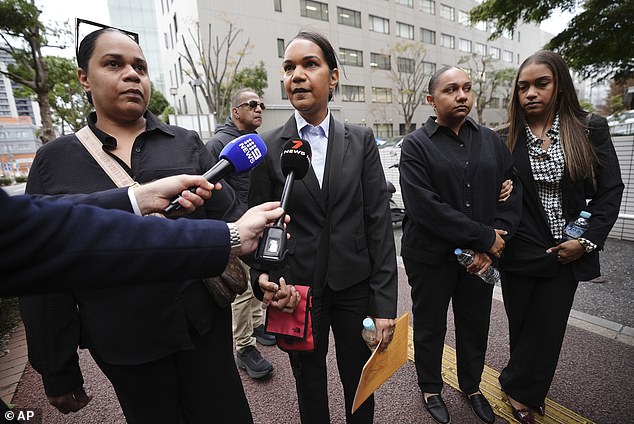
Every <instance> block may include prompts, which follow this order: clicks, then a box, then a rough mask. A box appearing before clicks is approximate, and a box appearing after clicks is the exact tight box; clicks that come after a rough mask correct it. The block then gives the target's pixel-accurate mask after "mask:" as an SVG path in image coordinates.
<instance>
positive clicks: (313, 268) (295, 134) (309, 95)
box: [249, 32, 397, 423]
mask: <svg viewBox="0 0 634 424" xmlns="http://www.w3.org/2000/svg"><path fill="white" fill-rule="evenodd" d="M282 68H283V72H284V88H285V90H286V93H287V94H288V98H289V100H290V101H291V104H292V105H293V107H294V108H295V112H294V113H293V115H292V116H291V117H290V119H289V120H288V121H287V122H286V123H285V124H284V125H283V126H281V127H279V128H276V129H274V130H272V131H270V132H268V133H265V134H263V135H262V138H263V139H264V141H265V142H266V144H267V150H268V154H267V156H266V157H265V158H264V160H263V161H262V162H261V163H260V165H258V166H257V167H256V168H254V169H253V171H252V173H251V183H250V190H249V205H255V204H259V203H262V202H265V201H268V200H271V199H275V200H279V199H280V197H281V193H282V190H283V187H284V184H285V180H286V177H285V175H284V173H283V170H282V168H281V164H280V153H281V152H282V150H283V148H284V146H286V144H287V143H288V142H289V141H291V140H298V139H302V140H306V141H308V142H309V143H310V146H311V149H312V163H311V167H310V169H309V170H308V173H307V174H306V176H305V177H304V178H303V179H301V180H299V181H296V182H295V184H294V187H293V190H292V192H291V193H290V196H289V200H288V207H287V212H288V213H289V214H291V215H292V216H293V219H292V220H291V222H290V224H289V226H288V229H289V232H290V233H291V234H292V238H291V239H290V240H288V252H287V255H286V261H285V264H284V266H283V268H281V269H277V270H275V271H273V270H272V269H268V268H267V267H266V265H265V264H264V263H259V264H255V266H254V268H252V281H253V285H254V292H255V293H256V296H259V297H260V298H261V299H263V300H264V302H265V303H266V304H268V303H270V302H271V301H272V300H275V299H276V298H277V295H276V291H277V288H278V287H282V286H283V285H284V284H285V283H286V282H288V284H291V285H292V284H302V285H308V286H311V287H312V292H313V303H312V323H313V335H314V339H315V349H314V351H311V352H307V351H302V352H291V353H289V357H290V361H291V366H292V367H293V374H294V375H295V379H296V386H297V396H298V400H299V409H300V415H301V420H302V423H313V422H314V423H324V422H330V415H329V409H328V393H327V371H326V355H327V353H328V340H329V335H330V328H332V331H333V334H334V338H335V345H336V350H337V362H338V363H337V365H338V368H339V375H340V377H341V382H342V384H343V388H344V395H345V406H346V421H347V422H348V423H371V422H372V420H373V415H374V399H373V397H370V398H368V400H366V402H365V403H364V404H363V405H362V406H361V407H360V408H359V409H357V410H356V412H355V413H354V415H353V414H352V413H351V412H350V411H351V410H352V404H353V400H354V395H355V390H356V387H357V384H358V382H359V377H360V375H361V370H362V368H363V365H364V364H365V362H366V361H367V359H368V358H369V357H370V350H369V349H368V347H367V345H366V344H365V342H364V341H363V339H362V338H361V329H362V321H363V319H364V318H366V317H367V316H371V317H373V318H374V319H375V321H376V329H377V338H378V339H380V338H383V343H385V344H387V343H389V342H390V341H391V339H392V333H393V330H394V317H395V315H396V300H397V296H396V294H397V273H396V254H395V249H394V235H393V233H392V223H391V219H390V210H389V203H388V199H389V196H388V192H387V186H386V184H385V175H384V174H383V168H382V167H381V162H380V159H379V152H378V149H377V147H376V142H375V140H374V135H373V134H372V131H371V130H370V129H368V128H365V127H360V126H356V125H349V124H343V123H342V122H339V121H338V120H336V119H335V118H334V116H333V115H332V113H331V112H330V110H329V109H328V102H329V101H330V100H331V99H332V97H333V94H334V93H335V92H336V89H337V86H338V84H339V69H338V63H337V55H336V53H335V50H334V49H333V47H332V46H331V44H330V42H329V41H328V40H327V39H326V38H325V37H324V36H323V35H321V34H318V33H315V32H300V33H299V34H297V35H296V36H295V37H294V38H293V39H292V40H291V41H290V43H289V44H288V46H287V47H286V51H285V53H284V60H283V63H282ZM275 304H276V303H275V302H273V303H272V305H273V306H272V307H275V306H274V305H275ZM375 343H378V340H375Z"/></svg>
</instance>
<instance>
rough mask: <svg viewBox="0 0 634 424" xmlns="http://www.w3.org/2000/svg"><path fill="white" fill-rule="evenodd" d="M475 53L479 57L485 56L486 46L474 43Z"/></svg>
mask: <svg viewBox="0 0 634 424" xmlns="http://www.w3.org/2000/svg"><path fill="white" fill-rule="evenodd" d="M475 52H476V53H477V54H479V55H480V56H486V55H487V45H486V44H482V43H475Z"/></svg>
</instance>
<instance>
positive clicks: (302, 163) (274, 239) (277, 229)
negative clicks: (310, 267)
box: [255, 140, 311, 269]
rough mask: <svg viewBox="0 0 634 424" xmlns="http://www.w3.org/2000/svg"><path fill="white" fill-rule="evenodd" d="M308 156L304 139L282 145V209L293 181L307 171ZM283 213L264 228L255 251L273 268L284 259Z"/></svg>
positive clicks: (263, 262) (284, 230)
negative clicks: (283, 176)
mask: <svg viewBox="0 0 634 424" xmlns="http://www.w3.org/2000/svg"><path fill="white" fill-rule="evenodd" d="M310 158H311V149H310V144H308V142H307V141H305V140H291V141H289V142H288V143H287V144H286V145H285V146H284V149H283V150H282V155H281V156H280V164H281V167H282V174H284V175H285V176H286V181H285V182H284V189H283V190H282V199H281V201H280V206H281V207H282V209H284V210H286V205H287V204H288V199H289V197H290V195H291V191H292V190H293V183H294V181H295V180H301V179H302V178H304V176H305V175H306V173H307V172H308V169H309V168H310ZM285 215H286V214H282V216H281V217H279V218H278V219H277V221H276V222H275V224H274V225H273V226H272V227H268V228H266V230H265V231H264V235H263V236H262V239H261V240H260V243H259V244H258V248H257V250H256V252H255V258H256V259H257V260H259V261H260V262H261V263H262V264H264V265H268V266H269V267H270V268H273V269H275V268H280V267H281V266H282V265H283V264H284V260H285V259H286V252H287V249H286V228H284V218H285Z"/></svg>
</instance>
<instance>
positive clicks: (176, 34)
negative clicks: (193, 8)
mask: <svg viewBox="0 0 634 424" xmlns="http://www.w3.org/2000/svg"><path fill="white" fill-rule="evenodd" d="M174 35H175V36H176V39H177V40H178V20H177V19H176V13H174Z"/></svg>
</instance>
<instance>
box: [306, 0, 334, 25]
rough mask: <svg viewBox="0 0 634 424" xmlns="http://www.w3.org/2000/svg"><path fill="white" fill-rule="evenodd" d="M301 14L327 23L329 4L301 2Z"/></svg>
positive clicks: (309, 0)
mask: <svg viewBox="0 0 634 424" xmlns="http://www.w3.org/2000/svg"><path fill="white" fill-rule="evenodd" d="M300 13H301V15H302V16H305V17H307V18H312V19H319V20H321V21H327V20H328V4H327V3H321V2H318V1H313V0H300Z"/></svg>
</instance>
